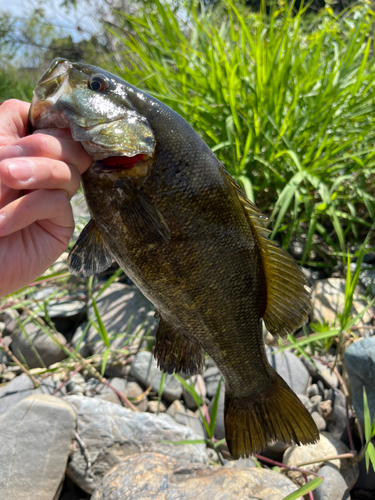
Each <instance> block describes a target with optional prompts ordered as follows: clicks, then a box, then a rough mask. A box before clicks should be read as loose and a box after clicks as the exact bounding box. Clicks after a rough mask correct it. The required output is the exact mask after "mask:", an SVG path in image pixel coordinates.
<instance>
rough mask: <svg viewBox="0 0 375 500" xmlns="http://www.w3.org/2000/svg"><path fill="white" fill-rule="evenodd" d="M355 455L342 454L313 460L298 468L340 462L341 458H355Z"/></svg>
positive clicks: (299, 465)
mask: <svg viewBox="0 0 375 500" xmlns="http://www.w3.org/2000/svg"><path fill="white" fill-rule="evenodd" d="M355 457H356V455H355V454H354V453H342V454H341V455H332V457H326V458H320V459H319V460H312V461H311V462H303V463H301V464H298V466H297V467H302V466H303V465H311V464H318V463H320V462H328V461H329V460H339V459H341V458H355Z"/></svg>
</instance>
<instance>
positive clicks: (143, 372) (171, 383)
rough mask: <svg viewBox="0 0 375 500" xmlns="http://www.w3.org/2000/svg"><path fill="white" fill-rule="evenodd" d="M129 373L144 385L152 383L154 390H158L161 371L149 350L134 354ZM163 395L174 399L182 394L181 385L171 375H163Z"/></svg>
mask: <svg viewBox="0 0 375 500" xmlns="http://www.w3.org/2000/svg"><path fill="white" fill-rule="evenodd" d="M130 375H131V376H132V377H134V378H135V379H136V380H138V381H139V382H141V384H143V385H144V386H145V387H149V386H150V385H152V388H153V389H154V391H156V392H158V390H159V386H160V380H161V376H162V372H161V371H160V370H159V368H158V367H157V363H156V361H155V359H154V357H153V355H152V354H151V353H150V352H146V351H141V352H138V353H137V354H136V355H135V356H134V359H133V361H132V364H131V369H130ZM163 396H164V398H165V399H166V400H167V401H174V400H175V399H180V398H181V396H182V386H181V384H180V382H179V381H178V380H177V379H176V378H175V377H174V376H173V375H168V374H167V376H166V377H165V384H164V387H163Z"/></svg>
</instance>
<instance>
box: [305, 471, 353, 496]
mask: <svg viewBox="0 0 375 500" xmlns="http://www.w3.org/2000/svg"><path fill="white" fill-rule="evenodd" d="M318 474H319V476H322V477H323V478H324V481H323V482H322V483H321V484H320V485H319V486H318V487H317V488H316V489H315V490H314V491H313V497H314V500H350V494H349V490H348V487H347V485H346V482H345V480H344V478H343V477H342V475H341V474H340V472H339V471H338V470H337V469H335V467H332V466H331V465H324V466H323V467H322V468H321V469H319V471H318Z"/></svg>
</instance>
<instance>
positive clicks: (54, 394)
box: [52, 366, 83, 396]
mask: <svg viewBox="0 0 375 500" xmlns="http://www.w3.org/2000/svg"><path fill="white" fill-rule="evenodd" d="M82 368H83V366H77V368H76V369H75V370H74V371H73V372H72V374H71V375H70V376H69V377H68V378H67V379H66V380H65V382H62V383H61V384H60V385H59V387H58V388H57V389H56V391H55V392H54V393H53V394H52V396H56V394H57V393H58V392H60V391H61V389H62V388H63V387H64V386H65V385H66V384H67V383H68V382H69V380H70V379H71V378H72V377H74V375H75V374H76V373H78V372H79V371H80V370H82Z"/></svg>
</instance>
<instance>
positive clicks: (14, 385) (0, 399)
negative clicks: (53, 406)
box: [0, 373, 65, 415]
mask: <svg viewBox="0 0 375 500" xmlns="http://www.w3.org/2000/svg"><path fill="white" fill-rule="evenodd" d="M60 385H61V384H60V383H59V382H57V381H55V380H54V379H53V378H52V377H48V378H45V379H44V380H42V381H41V382H40V386H39V387H37V388H36V389H35V388H34V384H33V383H32V381H31V379H30V378H29V377H28V376H27V375H26V373H23V374H22V375H19V376H18V377H16V378H15V379H13V380H11V381H10V382H9V383H8V384H6V385H5V386H3V387H1V388H0V415H2V414H4V413H5V412H7V411H8V410H9V409H10V408H11V407H12V406H14V405H16V404H17V403H19V402H20V401H22V399H25V398H27V397H28V396H31V395H34V394H50V395H52V394H53V393H54V392H55V391H56V390H57V389H58V387H59V386H60ZM64 394H65V388H62V389H60V390H59V391H58V393H57V395H58V396H63V395H64Z"/></svg>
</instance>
